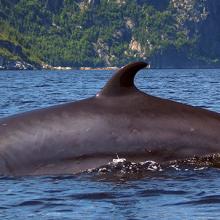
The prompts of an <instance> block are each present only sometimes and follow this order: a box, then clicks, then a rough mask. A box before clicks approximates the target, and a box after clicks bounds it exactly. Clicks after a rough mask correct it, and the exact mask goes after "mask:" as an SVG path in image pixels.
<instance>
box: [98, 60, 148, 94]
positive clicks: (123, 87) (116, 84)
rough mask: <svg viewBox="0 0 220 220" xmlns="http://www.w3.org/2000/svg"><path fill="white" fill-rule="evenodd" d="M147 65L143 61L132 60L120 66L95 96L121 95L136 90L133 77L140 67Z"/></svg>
mask: <svg viewBox="0 0 220 220" xmlns="http://www.w3.org/2000/svg"><path fill="white" fill-rule="evenodd" d="M147 65H148V64H147V63H145V62H134V63H130V64H128V65H126V66H124V67H122V68H121V69H119V70H118V71H117V72H116V73H115V74H114V75H113V76H112V78H111V79H110V80H109V81H108V82H107V83H106V85H105V86H104V88H103V89H102V90H101V91H100V92H99V93H98V94H97V96H102V95H103V96H114V95H122V94H125V93H129V92H132V91H137V88H136V87H135V85H134V77H135V75H136V73H137V72H138V71H139V70H140V69H143V68H144V67H146V66H147Z"/></svg>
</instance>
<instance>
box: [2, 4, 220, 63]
mask: <svg viewBox="0 0 220 220" xmlns="http://www.w3.org/2000/svg"><path fill="white" fill-rule="evenodd" d="M213 2H216V5H219V4H218V2H217V1H216V0H213ZM212 4H213V3H212ZM216 5H215V6H216ZM215 6H213V5H210V3H207V1H206V0H145V1H143V0H129V1H128V0H111V1H109V0H75V1H73V0H46V1H44V0H10V1H8V0H0V56H2V57H6V58H7V59H11V60H23V61H25V62H28V63H31V64H33V65H35V66H39V65H41V66H42V65H43V64H45V63H47V64H49V65H51V66H71V67H80V66H93V67H97V66H121V65H124V64H126V63H127V62H129V61H134V60H135V59H138V60H140V59H142V60H150V62H151V64H152V66H154V67H185V66H187V65H189V67H190V65H191V66H192V67H194V66H195V67H196V66H198V67H200V66H207V65H210V66H212V65H215V66H216V65H217V66H218V65H219V64H220V61H219V60H220V55H219V54H218V53H217V52H215V51H214V52H212V54H208V53H207V52H206V49H203V48H202V49H201V46H202V43H201V42H202V40H206V39H203V38H202V37H203V36H204V34H205V33H203V32H205V31H204V25H205V24H206V23H207V21H208V22H210V21H209V20H210V19H211V18H210V16H212V13H214V12H212V7H215ZM201 33H202V34H203V35H202V36H201ZM218 34H219V33H216V36H218ZM216 41H219V40H218V39H216ZM213 43H214V44H215V45H217V44H218V43H217V42H212V43H211V44H213ZM206 46H208V47H210V45H206ZM217 46H218V45H217ZM213 48H215V47H214V46H213ZM214 50H215V49H214Z"/></svg>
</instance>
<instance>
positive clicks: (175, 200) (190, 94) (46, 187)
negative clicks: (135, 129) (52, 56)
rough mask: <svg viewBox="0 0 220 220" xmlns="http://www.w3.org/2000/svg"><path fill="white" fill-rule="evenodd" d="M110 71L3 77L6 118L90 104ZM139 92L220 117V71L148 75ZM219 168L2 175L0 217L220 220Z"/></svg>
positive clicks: (0, 108) (0, 113) (1, 105)
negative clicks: (76, 103) (70, 104)
mask: <svg viewBox="0 0 220 220" xmlns="http://www.w3.org/2000/svg"><path fill="white" fill-rule="evenodd" d="M110 76H111V72H110V71H62V72H60V71H21V72H19V71H1V72H0V117H5V116H8V115H12V114H15V113H18V112H23V111H28V110H32V109H35V108H42V107H46V106H50V105H54V104H60V103H65V102H69V101H74V100H79V99H84V98H87V97H90V96H93V95H95V94H96V93H97V92H98V91H99V90H100V88H102V87H103V86H104V84H105V82H106V81H107V80H108V78H109V77H110ZM136 85H137V87H138V88H140V89H141V90H143V91H145V92H147V93H149V94H152V95H156V96H159V97H163V98H169V99H172V100H176V101H179V102H183V103H188V104H191V105H195V106H201V107H203V108H207V109H210V110H214V111H217V112H220V70H215V69H213V70H190V69H187V70H144V71H141V72H140V73H139V74H138V75H137V77H136ZM219 186H220V170H219V169H215V168H211V167H205V168H204V169H201V170H194V169H181V170H178V169H174V168H173V169H172V168H170V169H167V170H163V171H151V172H150V171H149V172H147V173H146V174H145V175H126V176H123V175H121V176H111V175H108V176H105V175H102V174H96V175H93V174H81V175H76V176H41V177H19V178H18V177H17V178H13V177H2V178H0V196H1V197H0V219H181V220H182V219H219V218H220V217H219V216H220V189H219Z"/></svg>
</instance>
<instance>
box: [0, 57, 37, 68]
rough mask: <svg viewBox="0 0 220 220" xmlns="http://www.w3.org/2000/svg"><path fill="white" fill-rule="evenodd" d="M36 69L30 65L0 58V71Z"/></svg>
mask: <svg viewBox="0 0 220 220" xmlns="http://www.w3.org/2000/svg"><path fill="white" fill-rule="evenodd" d="M34 69H36V68H35V67H34V66H33V65H31V64H30V63H26V62H24V61H14V60H9V59H7V58H5V57H1V56H0V70H34Z"/></svg>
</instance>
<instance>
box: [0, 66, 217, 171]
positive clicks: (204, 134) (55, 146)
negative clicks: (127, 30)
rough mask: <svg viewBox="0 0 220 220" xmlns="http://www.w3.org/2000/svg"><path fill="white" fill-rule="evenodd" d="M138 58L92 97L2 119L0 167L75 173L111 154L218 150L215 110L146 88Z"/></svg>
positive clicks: (157, 156) (168, 155)
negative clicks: (140, 83)
mask: <svg viewBox="0 0 220 220" xmlns="http://www.w3.org/2000/svg"><path fill="white" fill-rule="evenodd" d="M145 66H146V64H145V63H143V62H137V63H132V64H129V65H127V66H125V67H123V68H121V69H120V70H119V71H118V72H117V73H116V74H115V75H114V76H113V77H112V79H111V80H110V81H109V82H108V83H107V85H106V86H105V87H104V88H103V89H102V91H101V92H100V93H98V94H97V95H96V96H95V97H92V98H88V99H85V100H81V101H77V102H73V103H67V104H63V105H58V106H53V107H49V108H45V109H40V110H35V111H31V112H27V113H22V114H18V115H14V116H10V117H7V118H3V119H1V120H0V174H1V175H39V174H72V173H78V172H81V171H83V170H85V169H89V168H95V167H98V166H101V165H104V164H106V163H108V162H109V161H112V159H113V158H116V154H118V155H119V156H120V157H124V158H127V159H129V160H132V161H145V160H155V161H158V162H163V161H169V160H176V159H184V158H190V157H193V156H195V155H196V156H204V155H207V154H214V153H220V114H218V113H215V112H212V111H208V110H204V109H200V108H197V107H192V106H189V105H185V104H181V103H177V102H174V101H170V100H166V99H161V98H157V97H153V96H150V95H147V94H145V93H143V92H141V91H139V90H138V89H137V88H136V87H135V86H134V76H135V74H136V72H137V71H138V70H140V69H141V68H144V67H145Z"/></svg>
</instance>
